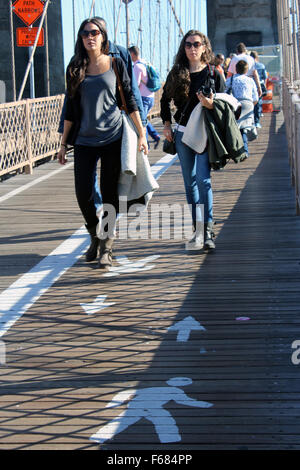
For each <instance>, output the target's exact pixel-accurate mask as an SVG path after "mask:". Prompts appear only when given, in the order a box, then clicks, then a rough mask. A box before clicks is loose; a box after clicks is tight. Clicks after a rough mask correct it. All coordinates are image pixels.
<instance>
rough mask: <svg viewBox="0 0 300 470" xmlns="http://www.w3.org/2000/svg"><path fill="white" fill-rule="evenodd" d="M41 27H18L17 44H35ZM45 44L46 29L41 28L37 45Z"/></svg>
mask: <svg viewBox="0 0 300 470" xmlns="http://www.w3.org/2000/svg"><path fill="white" fill-rule="evenodd" d="M38 29H39V28H16V33H17V46H19V47H29V46H33V44H34V41H35V38H36V35H37V32H38ZM43 45H44V30H43V28H42V29H41V32H40V35H39V39H38V42H37V47H41V46H43Z"/></svg>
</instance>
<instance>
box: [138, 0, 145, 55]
mask: <svg viewBox="0 0 300 470" xmlns="http://www.w3.org/2000/svg"><path fill="white" fill-rule="evenodd" d="M143 8H144V0H140V24H139V29H138V38H137V46H138V47H140V49H141V56H142V57H143V53H142V43H143V40H142V31H143V29H142V18H143Z"/></svg>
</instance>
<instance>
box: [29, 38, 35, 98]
mask: <svg viewBox="0 0 300 470" xmlns="http://www.w3.org/2000/svg"><path fill="white" fill-rule="evenodd" d="M32 50H33V47H32V46H29V47H28V56H29V60H30V57H31V55H32ZM29 80H30V98H35V85H34V58H33V57H32V60H31V66H30V73H29Z"/></svg>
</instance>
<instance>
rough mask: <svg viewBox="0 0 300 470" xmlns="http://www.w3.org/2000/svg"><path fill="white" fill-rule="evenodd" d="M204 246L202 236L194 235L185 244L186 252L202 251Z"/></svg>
mask: <svg viewBox="0 0 300 470" xmlns="http://www.w3.org/2000/svg"><path fill="white" fill-rule="evenodd" d="M203 245H204V240H203V234H199V235H196V234H195V235H194V236H193V238H192V239H191V240H189V241H188V242H187V243H186V244H185V249H186V250H187V251H194V250H202V248H203Z"/></svg>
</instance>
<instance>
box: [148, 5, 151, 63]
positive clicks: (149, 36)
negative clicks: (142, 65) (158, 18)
mask: <svg viewBox="0 0 300 470" xmlns="http://www.w3.org/2000/svg"><path fill="white" fill-rule="evenodd" d="M151 18H152V15H151V0H149V35H148V38H149V60H150V62H152V57H151V53H152V34H151Z"/></svg>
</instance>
